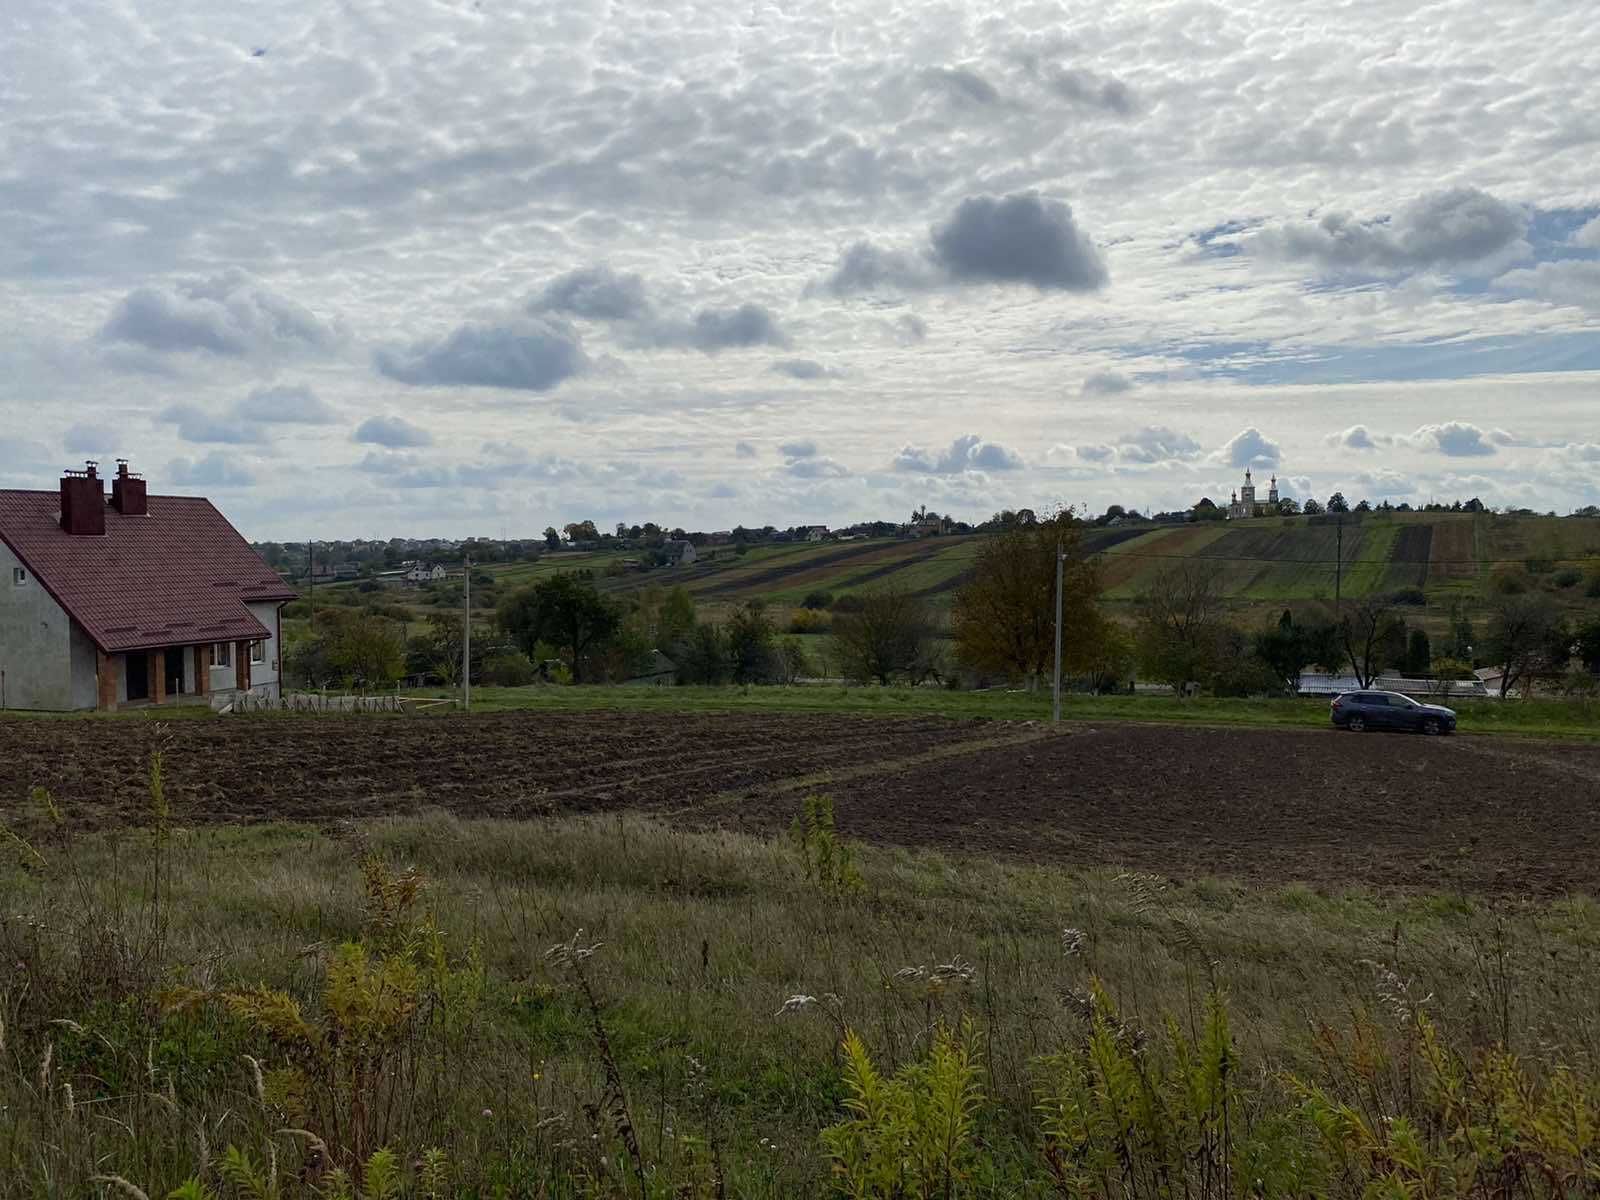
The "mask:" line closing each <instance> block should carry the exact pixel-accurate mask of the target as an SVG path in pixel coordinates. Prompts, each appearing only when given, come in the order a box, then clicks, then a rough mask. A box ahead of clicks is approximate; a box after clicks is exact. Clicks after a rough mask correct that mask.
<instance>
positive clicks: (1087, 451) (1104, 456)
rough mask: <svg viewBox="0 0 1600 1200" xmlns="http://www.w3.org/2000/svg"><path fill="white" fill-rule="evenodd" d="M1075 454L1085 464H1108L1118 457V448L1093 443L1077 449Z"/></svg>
mask: <svg viewBox="0 0 1600 1200" xmlns="http://www.w3.org/2000/svg"><path fill="white" fill-rule="evenodd" d="M1074 453H1076V454H1077V456H1078V457H1079V458H1081V459H1083V461H1084V462H1094V463H1098V462H1108V461H1109V460H1110V459H1111V458H1112V457H1114V456H1115V455H1116V453H1117V448H1116V447H1115V446H1107V445H1105V444H1104V443H1103V442H1101V443H1096V442H1091V443H1088V444H1087V445H1083V446H1079V447H1077V448H1076V450H1075V451H1074Z"/></svg>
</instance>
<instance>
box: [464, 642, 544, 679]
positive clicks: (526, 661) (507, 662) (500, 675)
mask: <svg viewBox="0 0 1600 1200" xmlns="http://www.w3.org/2000/svg"><path fill="white" fill-rule="evenodd" d="M538 675H539V672H538V668H536V667H535V666H534V665H533V660H532V659H530V658H529V657H528V656H527V655H526V654H524V653H522V651H520V650H502V651H500V652H499V653H497V654H492V655H490V656H489V657H488V658H486V659H484V662H483V666H482V667H481V668H479V671H478V677H479V679H480V680H481V681H482V682H483V683H485V684H487V685H488V686H490V687H526V686H527V685H528V684H530V683H532V682H533V681H534V680H535V679H536V678H538Z"/></svg>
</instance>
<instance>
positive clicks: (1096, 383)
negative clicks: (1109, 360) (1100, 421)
mask: <svg viewBox="0 0 1600 1200" xmlns="http://www.w3.org/2000/svg"><path fill="white" fill-rule="evenodd" d="M1132 390H1133V380H1131V379H1129V378H1128V377H1127V376H1126V375H1124V374H1122V373H1121V372H1120V371H1095V372H1093V373H1092V374H1090V375H1089V376H1087V377H1086V378H1085V379H1084V381H1083V386H1082V387H1080V388H1079V389H1078V391H1079V394H1081V395H1084V396H1116V395H1120V394H1121V393H1123V392H1131V391H1132Z"/></svg>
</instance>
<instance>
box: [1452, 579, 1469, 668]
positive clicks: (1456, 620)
mask: <svg viewBox="0 0 1600 1200" xmlns="http://www.w3.org/2000/svg"><path fill="white" fill-rule="evenodd" d="M1473 641H1474V638H1473V633H1472V618H1471V617H1469V616H1468V615H1467V605H1466V602H1465V601H1464V600H1462V599H1461V598H1460V597H1459V596H1458V597H1457V598H1456V599H1455V600H1454V601H1452V602H1451V605H1450V651H1449V656H1450V657H1451V658H1454V659H1458V660H1460V661H1461V662H1464V663H1466V664H1467V665H1468V666H1469V667H1470V666H1471V665H1472V656H1473V648H1472V647H1473Z"/></svg>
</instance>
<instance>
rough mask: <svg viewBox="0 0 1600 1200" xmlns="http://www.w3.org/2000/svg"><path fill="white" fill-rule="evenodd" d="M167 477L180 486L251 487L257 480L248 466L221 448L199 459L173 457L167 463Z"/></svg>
mask: <svg viewBox="0 0 1600 1200" xmlns="http://www.w3.org/2000/svg"><path fill="white" fill-rule="evenodd" d="M167 478H168V479H170V480H172V482H173V483H175V484H177V485H178V486H179V487H224V488H228V487H249V486H250V485H251V484H253V483H254V482H255V481H256V477H255V475H254V474H253V473H252V472H251V471H250V470H249V469H248V468H246V467H244V466H241V465H240V464H239V463H238V462H236V461H235V460H234V459H233V457H232V456H230V455H227V454H224V453H223V452H222V451H220V450H213V451H212V452H211V453H210V454H208V455H206V456H205V457H204V458H199V459H187V458H175V459H173V460H172V461H171V462H169V463H168V464H167Z"/></svg>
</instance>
